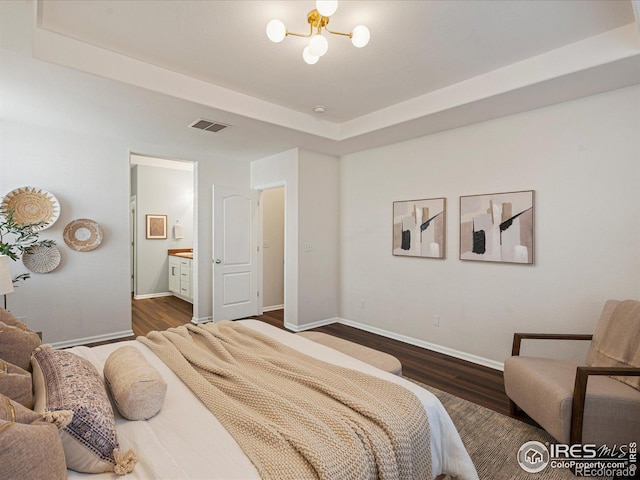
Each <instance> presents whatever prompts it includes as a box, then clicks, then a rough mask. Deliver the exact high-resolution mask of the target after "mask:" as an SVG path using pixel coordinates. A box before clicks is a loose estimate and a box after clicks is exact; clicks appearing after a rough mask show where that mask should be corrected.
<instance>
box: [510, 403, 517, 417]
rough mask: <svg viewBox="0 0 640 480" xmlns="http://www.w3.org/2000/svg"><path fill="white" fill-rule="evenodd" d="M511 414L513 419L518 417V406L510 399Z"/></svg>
mask: <svg viewBox="0 0 640 480" xmlns="http://www.w3.org/2000/svg"><path fill="white" fill-rule="evenodd" d="M509 413H510V414H511V416H512V417H515V416H517V415H518V405H516V404H515V402H514V401H513V400H511V399H509Z"/></svg>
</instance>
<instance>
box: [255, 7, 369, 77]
mask: <svg viewBox="0 0 640 480" xmlns="http://www.w3.org/2000/svg"><path fill="white" fill-rule="evenodd" d="M337 9H338V0H316V8H315V9H314V10H311V11H310V12H309V14H308V15H307V22H308V23H309V33H306V34H305V33H294V32H290V31H289V30H287V28H286V27H285V26H284V23H282V21H281V20H277V19H274V20H271V21H270V22H269V23H268V24H267V37H269V40H271V41H272V42H275V43H279V42H281V41H282V40H284V38H285V37H286V36H288V35H293V36H295V37H304V38H310V40H309V44H308V45H307V46H306V47H305V49H304V50H303V51H302V58H303V59H304V61H305V62H307V63H308V64H310V65H313V64H314V63H317V62H318V60H320V57H322V56H323V55H324V54H325V53H327V50H328V48H329V42H327V39H326V37H325V36H324V35H322V30H323V29H324V31H326V32H327V33H332V34H334V35H343V36H345V37H349V38H350V39H351V43H353V45H355V46H356V47H358V48H362V47H364V46H366V45H367V43H369V38H370V37H371V34H370V33H369V29H368V28H367V27H365V26H364V25H358V26H357V27H355V28H354V29H353V31H352V32H351V33H342V32H333V31H331V30H329V29H328V28H327V24H328V23H329V17H330V16H331V15H333V14H334V13H335V12H336V10H337ZM314 32H315V33H314Z"/></svg>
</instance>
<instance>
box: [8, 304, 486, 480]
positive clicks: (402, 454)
mask: <svg viewBox="0 0 640 480" xmlns="http://www.w3.org/2000/svg"><path fill="white" fill-rule="evenodd" d="M0 333H1V335H0V436H1V438H0V463H2V465H3V474H5V476H6V477H7V478H24V479H34V480H36V479H40V478H52V479H53V478H55V479H58V480H61V479H64V478H71V479H76V478H77V479H80V478H95V479H96V480H99V479H106V478H109V479H113V478H116V475H115V474H118V475H126V477H125V478H128V479H132V480H133V479H145V480H151V479H175V480H189V479H199V480H208V479H252V478H261V477H262V478H273V479H277V480H280V479H283V478H291V479H295V480H298V479H300V478H328V479H331V480H335V479H338V478H341V479H344V480H352V479H353V478H375V477H378V478H389V479H391V478H411V479H413V478H416V479H418V478H429V477H431V478H438V479H439V480H440V479H442V478H444V475H445V474H446V475H449V476H450V477H447V478H459V479H461V480H467V479H469V480H473V479H477V478H478V476H477V473H476V471H475V468H474V466H473V463H472V461H471V459H470V457H469V455H468V453H467V452H466V450H465V448H464V445H463V444H462V441H461V439H460V436H459V434H458V432H457V431H456V429H455V427H454V425H453V423H452V421H451V419H450V418H449V416H448V414H447V412H446V411H445V409H444V407H443V406H442V404H441V403H440V402H439V401H438V400H437V398H436V397H435V396H433V395H432V394H431V393H430V392H428V391H427V390H425V389H423V388H422V387H420V386H419V385H417V384H415V383H412V382H411V381H409V380H407V379H405V378H402V377H400V376H398V375H394V374H392V373H389V372H387V371H384V370H380V369H378V368H376V367H374V366H372V365H370V364H368V363H364V362H363V361H361V360H358V359H356V358H354V357H351V356H348V355H346V354H344V353H341V352H339V351H337V350H335V349H333V348H330V347H328V346H326V345H323V344H321V343H317V342H314V341H312V340H310V339H308V338H305V337H304V336H301V335H294V334H292V333H290V332H287V331H285V330H281V329H278V328H276V327H273V326H271V325H269V324H266V323H263V322H260V321H257V320H240V321H236V322H219V323H215V324H214V323H209V324H205V325H201V326H195V325H191V324H187V325H185V326H183V327H179V328H177V329H169V330H167V331H164V332H151V333H150V334H149V335H147V336H146V337H142V338H138V340H134V341H126V342H117V343H112V344H107V345H102V346H97V347H93V348H89V347H84V346H79V347H74V348H70V349H66V350H55V349H53V348H51V346H50V345H41V344H40V343H41V342H40V338H39V336H38V335H37V334H36V333H35V332H33V331H32V330H30V329H29V328H28V327H27V326H26V325H25V324H23V323H22V322H20V321H19V320H17V319H16V318H15V317H13V316H12V315H11V314H10V313H9V312H6V311H5V310H3V309H0ZM114 414H115V418H114ZM125 417H126V418H125ZM80 472H93V473H80ZM100 472H105V473H100ZM3 478H4V477H3Z"/></svg>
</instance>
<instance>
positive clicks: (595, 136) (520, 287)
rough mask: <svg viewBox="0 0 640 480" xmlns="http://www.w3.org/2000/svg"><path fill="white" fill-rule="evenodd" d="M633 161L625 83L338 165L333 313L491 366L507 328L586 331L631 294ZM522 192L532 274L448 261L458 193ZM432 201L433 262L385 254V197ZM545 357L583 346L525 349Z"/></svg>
mask: <svg viewBox="0 0 640 480" xmlns="http://www.w3.org/2000/svg"><path fill="white" fill-rule="evenodd" d="M639 152H640V87H637V86H636V87H630V88H626V89H621V90H616V91H613V92H609V93H605V94H601V95H597V96H592V97H587V98H584V99H580V100H576V101H572V102H568V103H563V104H559V105H555V106H551V107H547V108H544V109H540V110H535V111H531V112H527V113H523V114H519V115H514V116H510V117H505V118H501V119H497V120H493V121H489V122H485V123H481V124H476V125H472V126H468V127H464V128H459V129H455V130H450V131H446V132H442V133H438V134H435V135H431V136H427V137H423V138H419V139H416V140H412V141H407V142H403V143H399V144H395V145H390V146H386V147H382V148H377V149H374V150H369V151H364V152H359V153H356V154H352V155H347V156H345V157H342V158H341V161H340V195H341V209H340V213H341V221H340V226H341V232H340V240H341V243H340V244H341V252H340V258H341V260H340V265H341V275H340V278H341V290H340V293H341V303H340V315H341V317H343V318H345V319H347V320H349V321H354V322H357V323H360V324H362V325H364V326H366V327H367V328H374V329H375V328H377V329H381V330H384V331H387V332H393V333H394V334H399V335H404V336H406V337H408V338H409V339H411V340H418V341H423V342H429V343H432V344H435V345H437V346H442V347H446V348H449V349H453V350H456V351H458V352H465V353H467V354H471V355H472V356H477V357H479V358H476V360H481V361H482V359H486V360H488V362H487V363H488V364H492V363H493V364H494V365H498V364H500V363H501V362H503V360H504V359H505V358H506V357H507V356H508V355H509V354H510V349H511V341H512V335H513V333H514V332H517V331H520V332H522V331H548V332H582V333H584V332H587V333H589V332H591V331H592V330H593V326H594V324H595V322H596V320H597V318H598V315H599V312H600V310H601V308H602V305H603V303H604V301H605V300H606V299H608V298H619V299H624V298H636V299H638V298H640V248H639V246H640V221H639V218H640V188H638V186H639V185H640V153H639ZM528 189H533V190H535V192H536V200H535V230H536V231H535V241H536V245H535V249H536V252H535V253H536V265H535V266H522V265H507V264H493V263H484V262H469V261H466V262H462V261H460V260H458V247H459V240H458V235H459V228H458V224H459V196H460V195H472V194H482V193H494V192H506V191H516V190H528ZM432 197H446V198H447V228H446V231H447V258H446V260H444V261H442V260H431V259H416V258H408V257H398V256H392V254H391V245H392V202H393V201H395V200H407V199H417V198H432ZM362 302H364V309H363V308H362ZM433 315H440V326H439V327H435V326H432V316H433ZM550 350H554V351H555V350H563V351H564V352H565V353H564V354H563V355H565V356H574V355H582V353H583V351H584V347H582V348H569V347H566V346H565V345H562V346H560V345H558V344H554V345H553V346H551V347H547V346H544V347H543V346H541V345H540V346H538V347H536V348H532V347H530V346H529V344H526V345H525V347H524V353H528V352H531V353H533V352H536V353H541V352H546V353H548V352H549V351H550ZM561 356H562V355H561Z"/></svg>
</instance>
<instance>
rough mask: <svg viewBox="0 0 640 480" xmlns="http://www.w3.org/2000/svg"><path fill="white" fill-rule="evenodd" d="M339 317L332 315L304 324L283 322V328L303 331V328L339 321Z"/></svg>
mask: <svg viewBox="0 0 640 480" xmlns="http://www.w3.org/2000/svg"><path fill="white" fill-rule="evenodd" d="M340 320H341V319H340V318H338V317H333V318H327V319H325V320H318V321H317V322H313V323H305V324H304V325H293V324H292V323H286V322H285V324H284V328H286V329H287V330H291V331H293V332H304V331H305V330H311V329H312V328H318V327H324V326H325V325H331V324H332V323H340Z"/></svg>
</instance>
